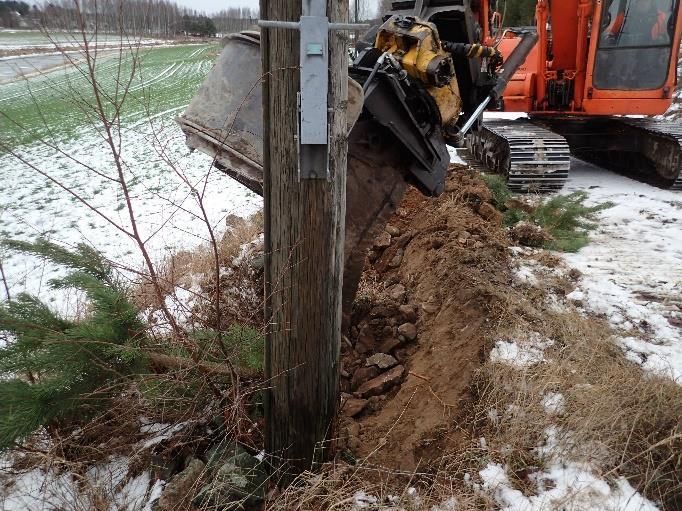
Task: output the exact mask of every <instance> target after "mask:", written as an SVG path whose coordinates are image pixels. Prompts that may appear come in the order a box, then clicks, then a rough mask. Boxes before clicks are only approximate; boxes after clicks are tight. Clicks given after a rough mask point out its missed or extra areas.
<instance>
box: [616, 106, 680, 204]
mask: <svg viewBox="0 0 682 511" xmlns="http://www.w3.org/2000/svg"><path fill="white" fill-rule="evenodd" d="M619 121H620V122H622V123H623V124H628V125H630V126H633V127H635V128H638V129H640V130H642V131H645V132H647V133H649V134H651V135H654V136H668V137H672V138H674V139H676V140H677V143H678V144H679V145H680V154H682V123H679V122H671V121H657V120H656V119H630V118H620V119H619ZM681 161H682V159H681ZM669 189H670V190H682V167H681V168H680V169H678V174H677V179H676V180H675V182H674V183H673V184H672V185H671V186H670V187H669Z"/></svg>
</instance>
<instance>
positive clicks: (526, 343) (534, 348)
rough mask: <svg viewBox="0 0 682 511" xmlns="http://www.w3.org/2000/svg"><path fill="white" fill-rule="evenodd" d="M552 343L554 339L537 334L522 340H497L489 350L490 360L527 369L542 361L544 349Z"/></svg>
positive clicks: (543, 359)
mask: <svg viewBox="0 0 682 511" xmlns="http://www.w3.org/2000/svg"><path fill="white" fill-rule="evenodd" d="M553 344H554V341H552V340H547V339H542V337H541V336H540V335H538V334H532V335H529V336H528V338H527V339H525V340H523V341H520V340H498V341H497V342H496V343H495V347H494V348H493V349H492V351H491V352H490V361H491V362H494V363H498V364H507V365H510V366H513V367H516V368H517V369H527V368H529V367H531V366H533V365H535V364H539V363H541V362H544V361H545V355H544V351H545V350H546V349H547V348H549V347H550V346H552V345H553Z"/></svg>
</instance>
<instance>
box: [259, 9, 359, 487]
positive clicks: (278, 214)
mask: <svg viewBox="0 0 682 511" xmlns="http://www.w3.org/2000/svg"><path fill="white" fill-rule="evenodd" d="M311 1H313V0H261V3H260V6H261V10H260V13H261V18H262V19H264V20H274V21H298V20H299V18H300V17H301V14H302V12H304V10H303V8H304V5H303V4H304V3H305V2H311ZM305 7H306V9H308V8H309V7H310V4H308V5H307V6H305ZM306 12H309V11H306ZM327 16H328V17H329V19H330V21H346V20H347V16H348V0H342V1H338V0H327ZM261 48H262V61H263V70H264V73H265V74H266V77H265V80H264V83H263V107H264V108H263V110H264V113H263V115H264V200H265V206H264V207H265V250H266V263H265V296H266V311H265V312H266V319H267V320H268V321H269V325H268V327H269V328H268V332H267V342H266V361H265V364H266V376H267V377H268V385H269V387H270V389H269V391H268V393H267V396H266V400H265V413H266V450H267V452H268V454H270V455H271V456H272V460H273V462H274V463H276V464H279V465H280V466H282V468H283V469H284V470H283V471H282V473H281V474H282V478H283V479H282V482H283V483H284V484H287V483H288V482H290V481H291V480H292V479H293V477H295V476H296V475H297V474H298V473H300V472H302V471H304V470H309V469H311V468H312V465H313V463H314V462H316V461H319V460H321V459H323V457H324V453H325V448H326V447H327V446H328V445H327V443H326V442H327V441H328V440H329V439H330V438H331V435H332V433H333V431H332V425H333V421H334V416H335V413H336V408H337V402H338V372H339V356H340V336H341V283H342V278H343V243H344V230H345V229H344V227H345V226H344V217H345V197H346V152H347V133H346V129H347V128H346V111H345V108H346V106H345V105H346V98H347V93H348V91H347V87H348V83H347V76H348V74H347V73H348V54H347V41H346V36H345V34H344V33H343V32H334V31H333V32H331V33H330V35H329V67H330V69H331V71H330V74H329V106H330V111H329V133H330V143H329V179H299V176H298V168H299V147H298V141H297V138H296V134H297V131H298V112H297V92H298V91H299V90H300V83H299V82H300V80H299V32H298V31H297V30H287V29H283V28H267V29H263V30H262V35H261ZM325 51H326V49H325Z"/></svg>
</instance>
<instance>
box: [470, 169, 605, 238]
mask: <svg viewBox="0 0 682 511" xmlns="http://www.w3.org/2000/svg"><path fill="white" fill-rule="evenodd" d="M482 178H483V180H484V181H485V183H486V185H487V186H488V188H489V189H490V191H491V192H492V193H493V205H494V206H495V207H496V208H497V209H498V210H499V211H501V212H502V213H503V214H504V224H505V225H506V226H507V227H514V226H515V225H518V224H520V223H521V222H525V223H528V224H531V225H535V226H539V227H541V228H542V229H543V230H544V231H545V232H546V233H548V234H549V235H550V236H549V237H551V239H548V240H541V241H540V243H539V245H538V246H541V247H543V248H546V249H548V250H558V251H561V252H577V251H578V250H580V249H581V248H583V247H584V246H585V245H587V244H588V243H589V232H590V231H591V230H594V229H595V228H596V226H597V224H596V223H595V222H594V218H595V214H596V213H598V212H599V211H603V210H604V209H608V208H610V207H612V206H613V203H611V202H606V203H603V204H598V205H596V206H586V205H585V200H586V199H587V197H588V194H587V193H586V192H583V191H578V192H573V193H570V194H568V195H554V196H552V197H549V198H547V199H542V200H540V201H539V202H538V203H537V204H535V205H534V206H533V207H532V208H528V209H521V208H518V207H514V205H513V202H514V201H512V199H513V198H514V195H513V194H512V192H511V191H510V190H509V188H508V187H507V183H506V179H505V178H504V177H503V176H499V175H489V174H487V175H483V176H482ZM533 246H535V245H533Z"/></svg>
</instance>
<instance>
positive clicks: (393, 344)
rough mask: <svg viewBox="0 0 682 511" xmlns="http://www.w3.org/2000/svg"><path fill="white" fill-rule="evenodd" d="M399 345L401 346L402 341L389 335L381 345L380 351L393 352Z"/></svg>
mask: <svg viewBox="0 0 682 511" xmlns="http://www.w3.org/2000/svg"><path fill="white" fill-rule="evenodd" d="M398 346H400V341H399V340H398V339H396V338H395V337H389V338H388V339H386V340H384V341H383V342H382V343H381V344H380V345H379V351H380V352H381V353H387V354H389V353H391V352H392V351H393V350H394V349H396V348H397V347H398Z"/></svg>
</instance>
